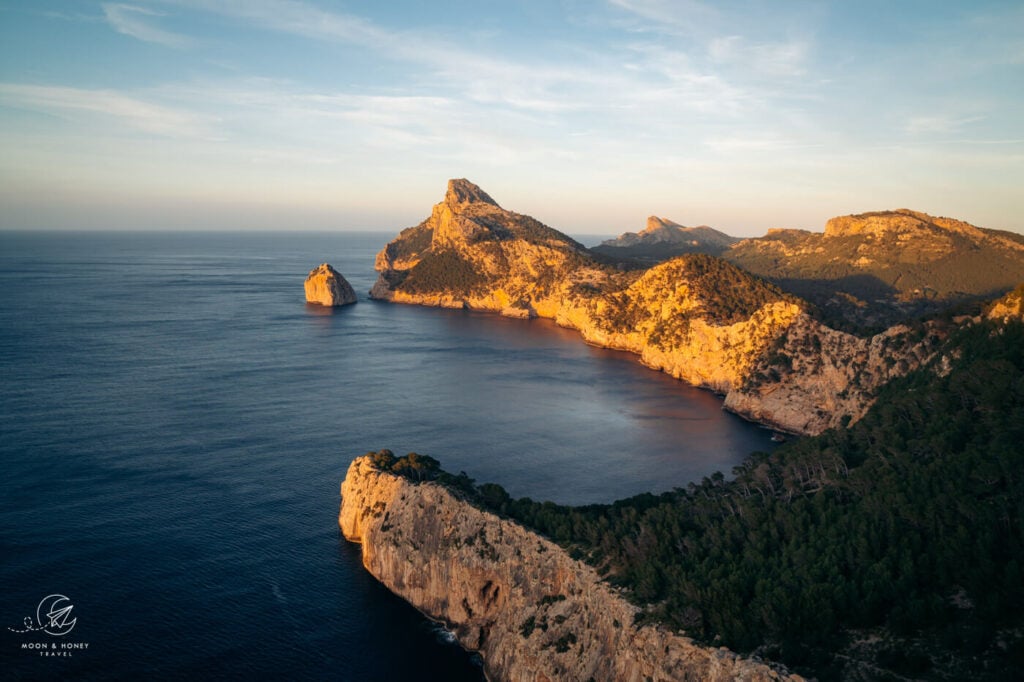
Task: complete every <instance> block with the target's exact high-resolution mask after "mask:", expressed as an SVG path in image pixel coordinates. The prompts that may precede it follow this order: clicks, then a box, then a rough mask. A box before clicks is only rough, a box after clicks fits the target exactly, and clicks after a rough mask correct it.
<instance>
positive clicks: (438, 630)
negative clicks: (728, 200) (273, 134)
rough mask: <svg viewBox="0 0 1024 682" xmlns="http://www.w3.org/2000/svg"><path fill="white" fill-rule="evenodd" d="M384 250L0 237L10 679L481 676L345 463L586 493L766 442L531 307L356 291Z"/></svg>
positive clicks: (697, 474) (710, 465)
mask: <svg viewBox="0 0 1024 682" xmlns="http://www.w3.org/2000/svg"><path fill="white" fill-rule="evenodd" d="M391 237H393V235H391V234H385V233H369V232H344V231H339V232H336V233H294V232H282V233H194V232H181V233H153V232H145V231H139V232H109V233H100V232H94V233H79V232H42V233H29V232H4V233H0V467H2V470H3V475H2V477H0V480H2V495H0V586H2V589H0V632H2V636H0V642H2V644H0V670H2V671H3V673H2V675H3V677H4V678H5V679H33V680H36V679H76V680H101V679H102V680H110V679H115V680H117V679H123V680H138V679H147V680H161V679H168V680H170V679H175V680H177V679H184V678H194V679H252V678H257V679H288V680H324V679H328V680H381V681H385V680H387V681H392V680H399V681H400V680H444V681H446V682H452V681H456V682H457V681H460V680H481V679H483V675H482V669H481V665H480V661H479V659H478V658H477V657H475V656H474V655H472V654H470V653H467V652H465V651H463V650H462V649H461V648H459V647H458V645H457V644H455V643H454V641H453V638H452V637H451V635H450V633H448V632H447V631H446V630H445V629H444V627H443V624H439V623H434V622H431V621H430V620H428V619H427V618H425V617H424V616H423V615H421V614H419V613H418V612H417V611H416V610H415V609H413V608H412V607H411V606H409V605H408V604H406V603H405V602H403V601H402V600H401V599H399V598H398V597H396V596H394V595H392V594H390V593H389V592H388V591H387V590H385V589H384V588H383V587H382V586H380V585H379V584H378V583H377V582H376V581H375V580H374V579H373V578H372V577H371V576H370V575H369V574H368V573H367V572H366V571H365V570H364V569H363V568H362V565H361V563H360V554H359V551H360V550H359V547H358V546H357V545H354V544H351V543H349V542H347V541H346V540H345V539H344V538H343V537H342V536H341V534H340V533H339V530H338V525H337V515H338V507H339V501H340V497H339V486H340V483H341V480H342V478H343V477H344V475H345V471H346V469H347V467H348V465H349V463H350V462H351V461H352V459H353V458H355V457H357V456H359V455H361V454H363V453H366V452H368V451H370V450H377V449H380V448H389V449H391V450H393V451H394V452H395V453H397V454H399V455H401V454H405V453H407V452H413V451H415V452H419V453H421V454H427V455H430V456H432V457H435V458H437V459H439V460H440V461H441V462H442V464H443V466H444V467H445V468H446V469H448V470H449V471H452V472H455V473H457V472H460V471H465V472H466V473H467V474H468V475H469V476H471V477H472V478H474V479H476V480H477V481H478V482H481V483H482V482H487V481H491V482H495V483H499V484H501V485H502V486H504V487H505V488H506V489H507V490H508V491H509V492H510V493H511V494H512V495H514V496H529V497H531V498H533V499H535V500H553V501H555V502H559V503H565V504H586V503H595V502H611V501H613V500H616V499H620V498H623V497H627V496H630V495H635V494H638V493H642V492H661V491H666V490H671V489H672V488H675V487H685V486H686V485H687V484H688V483H690V482H693V481H699V480H700V479H701V478H702V477H704V476H708V475H710V474H712V473H714V472H716V471H722V472H724V473H726V474H727V475H728V474H729V472H730V470H731V469H732V467H733V466H735V465H736V464H738V463H740V462H741V461H742V460H743V459H744V458H745V457H746V455H747V454H748V453H750V452H751V451H753V450H768V449H770V448H771V447H772V444H771V442H770V438H769V437H770V432H768V431H766V430H764V429H761V428H759V427H757V426H756V425H753V424H750V423H747V422H745V421H743V420H742V419H739V418H738V417H736V416H734V415H732V414H729V413H727V412H725V411H723V410H722V409H721V399H720V398H719V397H717V396H715V395H713V394H712V393H709V392H706V391H701V390H698V389H695V388H692V387H690V386H687V385H685V384H684V383H682V382H679V381H676V380H674V379H672V378H670V377H668V376H666V375H664V374H661V373H658V372H655V371H652V370H650V369H648V368H645V367H643V366H642V365H641V364H640V363H639V362H638V361H637V359H636V358H635V357H634V356H632V355H629V354H625V353H620V352H615V351H610V350H605V349H600V348H594V347H591V346H588V345H586V344H584V343H583V341H582V340H581V338H580V337H579V336H578V334H577V333H576V332H573V331H571V330H566V329H562V328H559V327H558V326H556V325H555V324H553V323H552V322H550V321H546V320H529V321H526V320H514V319H506V318H503V317H500V316H498V315H493V314H486V313H480V312H472V311H463V310H443V309H435V308H425V307H417V306H405V305H395V304H389V303H383V302H378V301H373V300H370V299H369V298H368V297H367V295H366V292H367V291H368V290H369V289H370V287H371V286H372V284H373V281H374V279H375V277H376V274H375V272H374V270H373V263H374V255H375V253H376V252H377V251H378V250H380V248H381V247H383V245H384V244H385V243H387V241H388V240H389V239H390V238H391ZM577 238H578V239H581V240H584V242H585V243H589V244H592V243H596V242H597V238H590V239H588V238H587V237H586V236H582V235H581V236H577ZM325 261H326V262H330V263H331V264H332V265H334V266H335V268H337V269H338V270H339V271H340V272H341V273H343V274H344V276H345V277H346V278H347V279H348V280H349V281H350V282H351V283H352V285H353V286H354V288H355V289H356V290H357V291H358V292H359V302H358V303H357V304H356V305H352V306H347V307H344V308H338V309H327V308H323V307H320V306H315V305H309V304H306V303H305V300H304V295H303V281H304V279H305V277H306V274H307V273H308V272H309V270H311V269H312V268H314V267H316V266H317V265H318V264H319V263H321V262H325Z"/></svg>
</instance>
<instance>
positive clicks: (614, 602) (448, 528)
mask: <svg viewBox="0 0 1024 682" xmlns="http://www.w3.org/2000/svg"><path fill="white" fill-rule="evenodd" d="M341 496H342V503H341V511H340V514H339V518H338V521H339V524H340V526H341V530H342V532H343V533H344V535H345V537H346V538H348V539H349V540H352V541H354V542H359V543H361V544H362V556H363V565H364V566H365V567H366V569H367V570H368V571H369V572H370V573H371V574H373V575H374V577H376V578H377V579H378V580H380V581H381V582H382V583H383V584H384V585H385V586H386V587H387V588H388V589H390V590H391V591H392V592H394V593H395V594H397V595H399V596H400V597H402V598H403V599H405V600H406V601H408V602H409V603H411V604H412V605H413V606H415V607H416V608H417V609H419V610H420V611H422V612H423V613H425V614H426V615H427V616H429V617H430V618H434V619H437V620H440V621H443V622H444V623H446V624H447V626H448V627H449V628H451V629H452V631H453V632H454V633H455V635H456V637H457V638H458V640H459V642H460V643H461V644H462V645H463V646H464V647H466V648H467V649H471V650H474V651H478V652H479V653H480V654H481V656H482V658H483V661H484V667H485V670H486V672H487V675H488V678H489V679H492V680H509V681H513V682H520V681H522V682H526V681H530V682H536V681H539V680H549V681H552V682H553V681H555V680H588V679H594V680H616V681H623V682H632V681H635V682H641V681H642V680H665V681H668V680H706V681H709V682H718V681H722V682H724V681H725V680H751V681H761V680H779V679H789V680H793V681H794V682H795V681H796V680H799V679H801V678H799V677H797V676H789V675H787V674H786V673H785V671H782V670H776V669H772V668H770V667H769V666H767V665H765V664H762V663H759V662H756V661H753V660H749V659H745V658H742V657H740V656H738V655H736V654H734V653H732V652H730V651H728V650H726V649H718V648H708V647H704V646H700V645H698V644H696V643H694V642H693V641H692V640H691V639H689V638H687V637H685V636H683V635H680V634H676V633H673V632H669V631H667V630H665V629H663V628H660V627H656V626H653V625H646V626H643V627H639V626H637V625H634V622H633V620H634V614H635V613H636V612H637V608H636V607H635V606H633V605H631V604H630V603H629V602H627V601H626V600H625V599H623V598H622V597H621V596H620V595H619V594H618V593H617V592H616V591H614V590H613V589H612V588H611V587H609V586H608V585H607V584H606V583H604V582H602V581H601V580H600V578H599V577H598V575H597V573H596V571H595V570H594V569H593V568H591V567H590V566H588V565H586V564H584V563H582V562H579V561H576V560H574V559H572V558H571V557H569V555H568V554H567V553H566V552H565V551H564V550H563V549H562V548H561V547H559V546H558V545H555V544H554V543H552V542H549V541H548V540H545V539H544V538H542V537H540V536H539V535H536V534H535V533H532V532H530V531H528V530H526V529H525V528H523V527H522V526H519V525H517V524H515V523H513V522H511V521H509V520H506V519H501V518H499V517H497V516H495V515H494V514H491V513H488V512H485V511H482V510H480V509H478V508H476V507H474V506H472V505H471V504H469V503H468V502H465V501H464V500H461V499H458V498H456V497H455V496H454V495H453V494H452V493H451V492H449V491H448V490H447V489H445V488H443V487H441V486H439V485H436V484H434V483H419V484H414V483H412V482H411V481H409V480H407V479H405V478H402V477H399V476H396V475H394V474H392V473H388V472H383V471H381V470H379V469H376V468H375V467H374V466H373V465H372V464H371V463H370V460H369V458H366V457H361V458H358V459H356V460H355V461H354V462H353V463H352V464H351V466H350V467H349V469H348V473H347V474H346V476H345V481H344V482H343V483H342V486H341Z"/></svg>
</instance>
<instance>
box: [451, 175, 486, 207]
mask: <svg viewBox="0 0 1024 682" xmlns="http://www.w3.org/2000/svg"><path fill="white" fill-rule="evenodd" d="M444 203H445V204H447V205H448V206H449V207H450V208H452V209H453V210H454V209H456V208H462V207H464V206H467V205H469V204H490V205H491V206H495V207H498V208H500V206H498V202H496V201H495V200H494V199H492V198H491V196H490V195H489V194H488V193H487V192H485V191H483V190H482V189H480V187H479V186H477V185H474V184H473V183H472V182H470V181H469V180H467V179H465V178H457V179H452V180H449V181H448V192H447V193H446V194H445V197H444Z"/></svg>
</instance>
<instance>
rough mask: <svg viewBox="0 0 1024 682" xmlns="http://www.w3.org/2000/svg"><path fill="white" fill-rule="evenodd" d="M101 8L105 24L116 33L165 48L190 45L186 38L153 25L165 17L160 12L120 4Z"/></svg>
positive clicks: (104, 4)
mask: <svg viewBox="0 0 1024 682" xmlns="http://www.w3.org/2000/svg"><path fill="white" fill-rule="evenodd" d="M102 6H103V13H104V15H105V16H106V19H107V22H108V23H109V24H110V25H111V27H113V29H114V30H115V31H117V32H118V33H123V34H124V35H127V36H131V37H132V38H136V39H138V40H141V41H143V42H147V43H156V44H157V45H163V46H165V47H173V48H179V49H180V48H184V47H188V46H189V45H191V44H192V40H191V39H190V38H188V37H187V36H183V35H180V34H177V33H172V32H171V31H167V30H164V29H162V28H160V27H159V26H156V25H155V23H154V20H155V19H158V18H159V17H162V16H166V15H164V14H163V13H162V12H157V11H155V10H152V9H148V8H146V7H138V6H136V5H126V4H121V3H103V5H102Z"/></svg>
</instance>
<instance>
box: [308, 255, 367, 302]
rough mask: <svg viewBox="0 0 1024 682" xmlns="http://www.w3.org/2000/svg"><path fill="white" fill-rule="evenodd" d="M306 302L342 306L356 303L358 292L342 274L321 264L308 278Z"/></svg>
mask: <svg viewBox="0 0 1024 682" xmlns="http://www.w3.org/2000/svg"><path fill="white" fill-rule="evenodd" d="M306 302H307V303H319V304H320V305H326V306H341V305H348V304H349V303H355V302H356V292H355V290H354V289H353V288H352V285H351V284H349V283H348V280H346V279H345V278H344V277H342V276H341V273H340V272H338V271H337V270H335V269H334V268H332V267H331V266H330V264H329V263H321V264H320V265H318V266H317V267H315V268H313V269H312V270H310V271H309V277H307V278H306Z"/></svg>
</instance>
